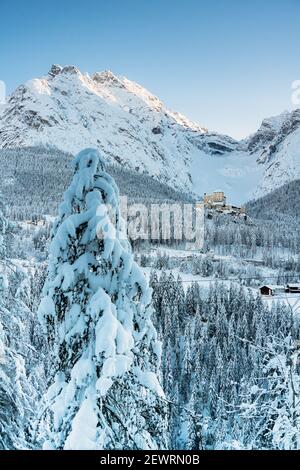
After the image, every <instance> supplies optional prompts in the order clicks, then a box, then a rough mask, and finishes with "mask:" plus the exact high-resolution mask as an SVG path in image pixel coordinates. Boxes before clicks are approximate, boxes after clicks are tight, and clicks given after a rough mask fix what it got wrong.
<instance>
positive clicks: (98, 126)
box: [0, 65, 300, 204]
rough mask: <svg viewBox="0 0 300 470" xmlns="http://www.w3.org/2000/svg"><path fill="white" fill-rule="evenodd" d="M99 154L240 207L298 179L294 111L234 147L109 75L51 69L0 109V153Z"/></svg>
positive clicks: (299, 139)
mask: <svg viewBox="0 0 300 470" xmlns="http://www.w3.org/2000/svg"><path fill="white" fill-rule="evenodd" d="M41 145H43V146H50V147H53V146H55V147H56V148H57V149H59V150H61V151H62V152H66V153H70V154H75V153H76V152H78V151H79V150H81V149H82V148H84V147H95V148H98V149H99V150H100V151H101V152H102V153H103V154H104V156H105V158H106V160H107V161H108V162H109V163H110V164H118V165H121V166H122V167H123V168H124V167H125V168H128V169H131V170H134V171H136V172H138V173H143V174H146V175H148V176H151V177H153V178H154V179H156V180H157V181H159V182H161V183H163V184H167V185H168V186H170V187H172V188H174V189H176V190H180V191H184V192H192V193H195V194H198V195H202V194H203V193H204V192H211V191H214V190H216V189H217V188H222V189H224V190H225V191H226V193H227V195H228V196H229V199H230V200H231V202H233V203H236V204H238V203H243V202H245V201H246V200H249V199H251V198H253V197H259V196H262V195H264V194H267V193H268V192H270V191H272V190H273V189H275V188H277V187H279V186H281V185H283V184H285V183H287V182H289V181H293V180H295V179H297V178H300V159H299V149H300V110H295V111H293V112H292V113H283V114H282V115H280V116H278V117H276V118H270V119H266V120H264V121H263V123H262V125H261V127H260V128H259V129H258V131H257V132H256V133H255V134H253V135H252V136H250V137H249V138H248V139H245V140H243V141H241V142H237V141H236V140H234V139H232V138H230V137H228V136H224V135H220V134H217V133H214V132H209V131H208V130H207V129H206V128H204V127H202V126H200V125H198V124H196V123H194V122H192V121H190V120H189V119H188V118H186V117H185V116H182V115H181V114H179V113H175V112H172V111H170V110H169V109H168V108H166V107H165V106H164V104H163V103H162V102H161V101H160V100H159V99H158V98H157V97H155V96H154V95H152V94H151V93H150V92H148V91H147V90H146V89H145V88H143V87H141V86H140V85H138V84H137V83H134V82H132V81H130V80H128V79H126V78H124V77H119V76H116V75H114V74H113V73H111V72H107V71H106V72H101V73H95V74H94V75H92V76H90V75H89V74H87V73H81V72H80V71H79V70H78V69H77V68H76V67H74V66H65V67H61V66H58V65H53V66H52V67H51V69H50V71H49V73H48V75H47V76H45V77H43V78H38V79H33V80H30V81H28V82H27V83H25V84H24V85H21V86H20V87H19V88H17V90H16V91H15V92H14V93H13V94H12V95H11V96H10V98H9V100H8V102H7V104H6V106H5V107H4V109H2V111H0V148H19V147H32V146H41Z"/></svg>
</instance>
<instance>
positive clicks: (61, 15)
mask: <svg viewBox="0 0 300 470" xmlns="http://www.w3.org/2000/svg"><path fill="white" fill-rule="evenodd" d="M0 17H1V27H0V80H4V81H5V82H6V84H7V88H8V90H9V91H12V90H13V89H14V88H15V87H16V86H17V85H19V84H20V83H22V82H24V81H25V80H27V79H30V78H33V77H39V76H41V75H43V74H45V73H46V72H47V71H48V69H49V67H50V65H51V64H52V63H59V64H61V65H65V64H74V65H77V66H78V67H79V68H80V69H81V70H82V71H88V72H91V73H92V72H94V71H101V70H105V69H110V70H112V71H113V72H115V73H118V74H121V75H125V76H127V77H128V78H129V79H132V80H135V81H137V82H139V83H140V84H142V85H143V86H145V87H146V88H148V89H149V90H150V91H152V92H153V93H154V94H156V95H157V96H159V98H160V99H162V100H163V101H164V102H165V103H166V104H167V105H168V106H169V107H170V108H172V109H174V110H176V111H180V112H182V113H184V114H186V115H187V116H188V117H190V118H192V119H194V120H196V121H198V122H200V123H201V124H203V125H205V126H207V127H208V128H209V129H211V130H216V131H219V132H224V133H228V134H230V135H233V136H235V137H242V136H245V135H247V134H249V133H250V132H252V131H254V130H256V128H257V127H258V125H259V124H260V121H261V120H262V118H263V117H267V116H270V115H274V114H278V113H280V112H282V111H283V110H285V109H289V108H291V100H290V96H291V82H292V81H293V80H300V50H299V49H300V1H299V0H249V1H245V0H211V1H209V0H206V1H204V0H180V1H179V0H97V1H96V0H85V1H84V0H81V1H77V0H72V1H70V0H60V1H57V0H50V1H49V2H42V1H35V0H23V1H20V0H17V1H16V0H1V4H0Z"/></svg>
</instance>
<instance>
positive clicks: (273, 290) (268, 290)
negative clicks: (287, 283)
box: [259, 285, 285, 296]
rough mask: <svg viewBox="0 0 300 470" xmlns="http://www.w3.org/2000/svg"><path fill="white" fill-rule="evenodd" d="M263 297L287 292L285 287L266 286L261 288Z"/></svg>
mask: <svg viewBox="0 0 300 470" xmlns="http://www.w3.org/2000/svg"><path fill="white" fill-rule="evenodd" d="M259 290H260V293H261V295H267V296H272V295H276V294H281V293H283V292H285V287H284V286H272V285H265V286H261V287H260V288H259Z"/></svg>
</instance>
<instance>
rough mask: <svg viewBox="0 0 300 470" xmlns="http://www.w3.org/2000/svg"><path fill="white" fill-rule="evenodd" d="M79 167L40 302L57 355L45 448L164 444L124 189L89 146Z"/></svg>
mask: <svg viewBox="0 0 300 470" xmlns="http://www.w3.org/2000/svg"><path fill="white" fill-rule="evenodd" d="M74 166H75V173H74V177H73V180H72V182H71V185H70V187H69V189H68V190H67V191H66V192H65V194H64V202H63V203H62V204H61V206H60V210H59V217H58V219H57V221H56V223H55V225H54V229H53V235H52V242H51V246H50V255H49V268H48V275H47V280H46V284H45V287H44V296H43V298H42V301H41V304H40V308H39V317H40V320H41V322H42V324H43V326H44V328H45V330H46V332H47V337H48V341H49V344H50V349H51V350H52V358H51V359H52V364H53V371H52V377H51V385H50V387H49V389H48V392H47V394H46V397H45V403H44V405H45V409H44V411H43V413H42V416H41V421H40V426H39V429H40V434H41V438H42V440H43V441H44V448H46V449H47V448H48V449H49V448H50V449H152V448H153V449H157V448H158V449H161V448H165V447H167V438H166V436H167V407H166V404H165V400H164V394H163V391H162V389H161V387H160V385H159V382H158V379H157V375H156V372H157V368H158V366H159V363H160V343H159V342H158V341H157V333H156V330H155V328H154V326H153V323H152V321H151V318H150V317H151V313H152V308H151V306H150V302H151V290H150V288H149V287H148V283H147V281H146V279H145V277H144V276H143V274H142V272H141V270H140V268H139V266H138V265H137V264H136V263H135V262H134V260H133V255H132V253H131V248H130V245H129V243H128V241H127V238H126V235H125V231H124V224H123V221H122V219H121V218H120V214H119V192H118V188H117V186H116V184H115V182H114V180H113V178H112V177H111V176H110V175H109V174H107V172H106V171H105V164H104V162H103V160H102V159H101V157H100V155H99V153H98V152H97V151H96V150H93V149H86V150H83V151H82V152H80V153H79V154H78V155H77V157H76V158H75V159H74ZM112 212H113V215H114V219H115V221H114V223H113V222H112V215H111V213H112Z"/></svg>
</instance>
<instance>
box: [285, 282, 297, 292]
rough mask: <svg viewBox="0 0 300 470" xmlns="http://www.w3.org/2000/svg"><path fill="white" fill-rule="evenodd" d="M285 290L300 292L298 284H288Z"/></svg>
mask: <svg viewBox="0 0 300 470" xmlns="http://www.w3.org/2000/svg"><path fill="white" fill-rule="evenodd" d="M286 292H289V293H290V294H300V284H288V285H287V288H286Z"/></svg>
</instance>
